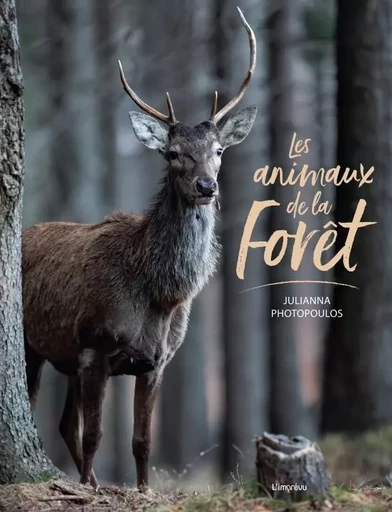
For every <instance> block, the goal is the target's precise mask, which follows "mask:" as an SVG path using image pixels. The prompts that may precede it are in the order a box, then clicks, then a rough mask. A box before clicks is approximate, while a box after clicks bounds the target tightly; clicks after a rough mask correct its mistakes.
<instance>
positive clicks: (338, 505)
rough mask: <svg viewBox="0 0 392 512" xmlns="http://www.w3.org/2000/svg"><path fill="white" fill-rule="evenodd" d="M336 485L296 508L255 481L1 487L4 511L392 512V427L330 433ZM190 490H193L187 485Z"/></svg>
mask: <svg viewBox="0 0 392 512" xmlns="http://www.w3.org/2000/svg"><path fill="white" fill-rule="evenodd" d="M320 447H321V449H322V452H323V453H324V456H325V460H326V463H327V467H328V468H329V470H330V472H331V474H332V475H333V480H334V482H336V483H335V485H333V486H332V487H331V489H330V492H329V494H328V496H326V497H324V498H322V499H321V498H319V499H313V500H309V501H306V502H302V503H296V504H293V503H291V502H289V501H283V500H274V499H271V498H267V497H264V498H263V497H260V496H259V493H258V489H257V486H256V485H255V484H254V483H253V484H252V483H245V484H242V479H239V480H238V481H237V480H236V481H235V484H233V485H231V486H226V487H222V488H218V490H215V489H214V490H211V491H209V489H208V492H207V488H205V487H204V486H203V489H206V490H205V491H203V492H191V491H186V492H182V491H177V490H170V489H173V488H174V489H176V488H177V487H180V486H179V485H178V484H179V482H176V481H170V480H168V485H167V486H166V485H163V486H161V487H162V489H164V490H162V491H161V492H158V491H154V490H148V491H147V492H146V493H140V492H138V491H137V490H136V489H135V488H131V487H127V486H112V485H111V486H107V487H103V488H101V489H100V490H99V491H98V492H95V491H94V490H93V489H92V488H89V487H86V486H82V485H79V484H78V483H76V482H74V481H73V480H71V479H69V480H49V481H47V482H42V483H36V484H15V485H7V486H0V512H54V511H69V512H125V511H127V512H131V511H140V512H143V511H152V512H153V511H154V512H209V511H211V512H250V511H255V512H268V511H270V512H290V511H291V512H315V511H319V512H340V511H342V512H389V511H390V512H392V471H391V469H392V427H387V428H383V429H380V430H378V431H374V432H367V433H365V434H362V435H359V436H356V437H353V436H342V435H330V436H327V437H326V438H324V439H323V440H322V441H321V442H320ZM164 483H165V482H164ZM188 488H189V487H188Z"/></svg>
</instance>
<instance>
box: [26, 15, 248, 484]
mask: <svg viewBox="0 0 392 512" xmlns="http://www.w3.org/2000/svg"><path fill="white" fill-rule="evenodd" d="M238 10H239V9H238ZM239 13H240V16H241V20H242V23H243V24H244V26H245V28H246V30H247V33H248V37H249V44H250V66H249V70H248V73H247V76H246V78H245V80H244V82H243V83H242V85H241V88H240V90H239V92H238V94H237V95H236V96H235V97H234V98H233V99H232V100H231V101H230V102H229V103H228V104H227V105H226V106H225V107H224V108H222V109H221V110H219V111H218V108H217V99H218V98H217V93H216V92H215V96H214V101H213V107H212V112H211V116H210V118H209V120H208V121H205V122H203V123H201V124H199V125H197V126H195V127H190V126H187V125H185V124H183V123H181V122H179V121H177V120H176V117H175V115H174V109H173V105H172V102H171V100H170V96H169V94H167V105H168V108H169V115H164V114H162V113H161V112H159V111H158V110H155V109H154V108H152V107H150V106H149V105H147V104H146V103H144V101H142V100H141V99H140V98H139V97H138V95H137V94H136V93H135V92H134V91H133V89H132V88H131V87H130V86H129V84H128V83H127V81H126V78H125V76H124V72H123V69H122V66H121V63H120V62H119V68H120V77H121V82H122V85H123V87H124V89H125V91H126V92H127V94H128V95H129V96H130V97H131V98H132V100H133V101H134V102H135V103H136V105H137V106H138V107H140V108H141V109H142V110H144V111H145V112H147V114H149V115H145V114H142V113H139V112H130V113H129V117H130V120H131V124H132V127H133V130H134V132H135V135H136V137H137V138H138V139H139V140H140V141H141V142H143V144H145V145H146V146H147V147H148V148H151V149H156V150H158V151H159V152H160V153H161V154H162V155H163V157H164V159H165V160H166V168H165V172H164V176H163V180H162V186H161V189H160V191H159V192H158V194H157V195H156V197H155V200H154V201H153V202H152V204H151V206H150V207H149V208H148V209H147V211H146V212H145V214H144V215H143V216H137V215H134V214H121V213H117V214H114V215H112V216H110V217H108V218H107V219H105V220H104V221H103V222H100V223H98V224H76V223H68V222H49V223H42V224H38V225H36V226H32V227H30V228H28V229H26V230H25V231H24V233H23V308H24V325H25V340H26V362H27V364H26V366H27V382H28V390H29V397H30V402H31V404H32V406H34V403H35V400H36V396H37V393H38V387H39V381H40V374H41V370H42V367H43V364H44V362H45V361H46V360H47V361H49V362H50V363H52V365H53V366H54V367H55V368H56V369H57V370H58V371H60V372H61V373H63V374H65V375H67V376H68V391H67V397H66V401H65V407H64V412H63V416H62V419H61V422H60V432H61V435H62V437H63V438H64V440H65V442H66V444H67V446H68V449H69V451H70V453H71V455H72V457H73V459H74V461H75V464H76V466H77V468H78V470H79V472H80V475H81V478H80V481H81V483H83V484H85V483H88V482H90V483H91V484H92V485H93V486H94V487H95V488H97V487H98V483H97V479H96V477H95V474H94V470H93V458H94V455H95V453H96V451H97V449H98V445H99V442H100V439H101V435H102V434H101V416H102V401H103V398H104V393H105V387H106V383H107V380H108V378H109V377H110V376H113V375H124V374H126V375H135V376H136V387H135V397H134V418H135V419H134V431H133V440H132V448H133V454H134V457H135V461H136V470H137V484H138V487H139V488H141V489H142V488H144V487H145V486H147V485H148V459H149V454H150V423H151V413H152V410H153V406H154V402H155V399H156V396H157V393H158V389H159V386H160V383H161V380H162V376H163V370H164V368H165V366H166V365H167V364H168V362H169V361H170V360H171V359H172V357H173V355H174V353H175V352H176V350H177V349H178V347H179V346H180V345H181V343H182V342H183V340H184V337H185V333H186V329H187V323H188V317H189V312H190V307H191V302H192V300H193V298H194V297H195V296H196V295H197V294H198V293H199V292H200V290H201V289H202V288H203V286H204V285H205V284H206V283H207V281H208V279H209V277H210V276H211V274H212V273H213V272H214V269H215V266H216V261H217V255H218V244H217V242H216V238H215V235H214V224H215V211H216V208H217V207H218V204H219V203H218V184H217V175H218V171H219V168H220V165H221V156H222V153H223V151H224V150H225V149H226V148H227V147H229V146H231V145H234V144H238V143H240V142H242V141H243V140H244V139H245V137H246V136H247V135H248V133H249V132H250V130H251V128H252V125H253V121H254V119H255V116H256V111H257V109H256V107H248V108H246V109H244V110H242V111H240V112H237V113H236V114H234V115H232V116H230V117H229V118H228V119H227V120H226V122H225V123H220V124H218V122H219V121H220V120H221V119H222V118H223V117H224V116H225V115H226V114H227V113H228V112H229V111H230V110H231V109H232V108H233V107H235V106H236V105H237V103H238V102H239V101H240V100H241V98H242V97H243V95H244V92H245V90H246V89H247V87H248V85H249V82H250V80H251V77H252V75H253V73H254V69H255V64H256V40H255V36H254V33H253V31H252V29H251V28H250V26H249V25H248V23H247V21H246V20H245V18H244V16H243V14H242V12H241V11H240V10H239ZM157 120H158V121H161V122H162V123H165V124H166V125H167V126H168V130H166V129H164V128H163V127H162V125H161V124H160V123H158V122H157Z"/></svg>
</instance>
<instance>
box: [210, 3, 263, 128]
mask: <svg viewBox="0 0 392 512" xmlns="http://www.w3.org/2000/svg"><path fill="white" fill-rule="evenodd" d="M237 9H238V12H239V14H240V17H241V21H242V23H243V24H244V27H245V28H246V31H247V32H248V36H249V47H250V63H249V70H248V73H247V75H246V77H245V80H244V81H243V83H242V85H241V88H240V90H239V91H238V94H237V95H236V96H235V97H234V98H233V99H232V100H231V101H229V103H228V104H227V105H226V106H225V107H223V108H222V109H221V110H220V111H219V112H218V113H217V112H216V111H217V103H218V93H217V92H215V94H214V101H213V106H212V111H211V117H210V121H212V122H213V123H215V124H216V123H218V122H219V121H220V120H221V119H222V117H224V116H225V115H226V114H227V113H228V112H229V111H230V110H231V109H232V108H234V107H235V106H236V105H237V103H238V102H239V101H240V100H241V99H242V97H243V95H244V94H245V91H246V89H247V88H248V86H249V84H250V81H251V78H252V76H253V73H254V71H255V67H256V37H255V35H254V32H253V30H252V29H251V27H250V25H249V23H248V22H247V21H246V19H245V16H244V15H243V13H242V11H241V9H240V8H239V7H237Z"/></svg>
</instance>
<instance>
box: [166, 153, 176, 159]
mask: <svg viewBox="0 0 392 512" xmlns="http://www.w3.org/2000/svg"><path fill="white" fill-rule="evenodd" d="M166 156H167V158H168V160H176V158H178V153H177V151H168V152H167V155H166Z"/></svg>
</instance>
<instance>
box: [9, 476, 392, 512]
mask: <svg viewBox="0 0 392 512" xmlns="http://www.w3.org/2000/svg"><path fill="white" fill-rule="evenodd" d="M54 511H69V512H125V511H127V512H130V511H138V512H139V511H140V512H142V511H155V512H208V511H213V512H242V511H244V512H250V511H254V512H268V511H270V512H289V511H292V512H308V511H312V512H314V511H319V512H334V511H335V512H340V511H343V512H388V511H392V488H390V487H374V488H372V489H370V488H369V489H361V490H359V489H351V490H347V489H344V488H343V487H339V486H333V487H332V488H331V490H330V492H329V493H328V495H327V496H326V497H324V498H318V499H312V500H309V501H304V502H300V503H291V502H289V501H284V500H274V499H271V498H267V497H265V498H262V497H258V496H257V493H256V492H255V486H247V485H244V486H243V487H242V488H240V489H237V490H234V489H233V488H232V487H230V486H229V487H225V488H222V489H221V490H219V491H217V492H211V493H192V494H190V493H181V492H172V493H170V494H161V493H159V492H156V491H153V490H148V491H147V492H146V493H140V492H138V491H137V490H136V489H132V488H129V487H125V486H123V487H117V486H108V487H104V488H102V489H100V490H99V491H98V492H95V491H94V490H93V489H90V488H88V487H85V486H82V485H79V484H77V483H73V482H71V481H69V480H67V481H64V480H51V481H49V482H45V483H39V484H15V485H8V486H0V512H54Z"/></svg>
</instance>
